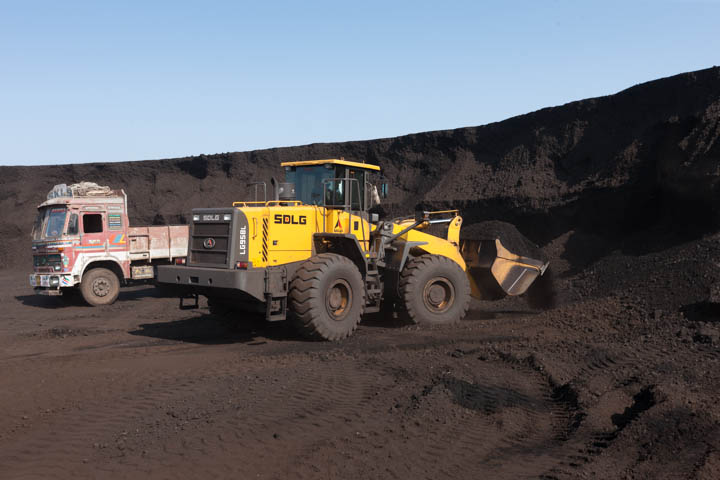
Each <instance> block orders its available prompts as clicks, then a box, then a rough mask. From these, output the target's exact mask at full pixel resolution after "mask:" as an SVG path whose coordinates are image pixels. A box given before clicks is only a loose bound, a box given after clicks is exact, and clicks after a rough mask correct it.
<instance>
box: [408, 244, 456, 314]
mask: <svg viewBox="0 0 720 480" xmlns="http://www.w3.org/2000/svg"><path fill="white" fill-rule="evenodd" d="M400 304H401V305H402V311H401V313H402V316H403V317H404V318H405V319H406V320H408V321H410V322H412V323H425V324H435V325H439V324H447V323H455V322H458V321H460V319H462V318H463V317H464V316H465V314H466V313H467V310H468V307H469V306H470V282H469V281H468V279H467V276H466V275H465V272H463V270H462V268H460V265H458V264H457V263H455V262H454V261H452V260H450V259H449V258H447V257H443V256H442V255H422V256H420V257H413V258H409V259H408V261H407V263H406V264H405V268H403V270H402V272H401V273H400Z"/></svg>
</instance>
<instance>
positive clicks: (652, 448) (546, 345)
mask: <svg viewBox="0 0 720 480" xmlns="http://www.w3.org/2000/svg"><path fill="white" fill-rule="evenodd" d="M568 240H569V236H565V237H563V238H558V239H556V240H555V241H554V242H552V243H551V244H548V245H547V246H546V251H547V253H548V254H549V255H550V257H551V261H552V259H553V258H555V259H556V260H557V261H556V268H557V269H558V271H557V274H558V275H557V277H556V285H555V288H556V289H557V290H558V291H559V294H558V297H559V302H558V306H557V307H556V308H554V309H552V310H547V311H537V310H533V309H531V308H529V307H528V306H527V304H526V303H525V302H524V301H522V300H521V299H508V300H503V301H500V302H497V303H490V302H487V303H485V302H482V303H481V302H475V303H473V304H472V306H471V311H470V312H469V314H468V316H467V318H466V319H464V320H463V321H462V322H460V323H459V324H457V325H452V326H444V327H434V328H430V327H418V326H408V325H403V324H400V323H398V321H397V320H394V319H391V318H382V317H377V316H368V317H367V318H365V319H364V320H363V322H362V323H361V325H360V328H359V329H358V330H357V332H356V334H355V335H354V336H353V337H351V338H349V339H347V340H345V341H342V342H339V343H327V342H308V341H304V340H302V339H300V338H298V337H297V335H296V334H295V333H294V332H293V331H292V330H291V329H289V328H288V327H287V326H286V325H284V324H283V323H278V324H274V325H263V324H253V323H247V322H246V323H240V324H239V325H235V326H234V327H233V326H228V325H227V323H226V321H224V320H222V319H219V318H216V317H214V316H212V315H210V314H209V313H208V311H207V309H206V308H200V309H199V310H196V311H184V310H179V309H177V300H176V299H173V298H165V297H163V296H162V295H161V294H160V293H159V292H158V291H157V290H156V289H154V288H153V287H149V286H148V287H145V286H140V287H133V288H130V289H126V290H124V291H123V293H121V295H120V298H119V300H118V302H117V303H116V304H114V305H112V306H108V307H102V308H91V307H87V306H84V305H82V304H81V303H79V302H76V303H73V302H66V301H64V300H63V299H58V298H50V297H40V296H36V295H34V294H33V292H32V290H31V289H30V287H26V286H25V285H24V284H23V283H24V281H25V272H23V271H5V272H3V273H2V274H1V275H0V282H1V285H2V289H0V292H1V293H0V299H1V300H2V306H3V322H2V324H1V325H0V328H1V329H2V330H0V342H1V343H0V352H1V354H0V369H1V371H2V387H3V388H2V390H0V409H2V411H3V415H2V417H0V477H2V478H138V476H147V477H150V478H428V479H437V478H479V477H483V478H508V479H510V478H513V479H514V478H545V479H552V478H557V479H564V478H700V479H716V478H718V477H719V476H720V406H718V404H717V398H718V396H719V395H720V356H719V355H718V346H719V345H720V329H719V328H718V323H717V322H718V319H720V317H719V316H718V312H720V310H719V309H718V308H717V307H716V306H713V305H712V304H708V303H707V302H704V300H703V298H704V297H703V295H704V294H705V293H704V292H702V291H699V290H697V286H698V285H701V284H702V283H703V282H709V281H714V279H716V278H717V276H718V272H717V271H716V270H720V268H719V267H717V266H715V265H713V264H711V263H710V262H708V259H709V258H712V257H715V256H716V255H720V237H718V236H713V235H710V236H706V237H703V238H702V239H699V240H696V241H692V242H688V243H686V244H680V245H677V246H674V247H672V248H669V249H666V250H664V251H662V252H656V253H650V254H645V255H639V256H638V255H629V254H624V253H622V252H621V251H615V252H612V253H610V254H608V255H606V256H605V257H604V258H603V259H602V260H600V261H598V262H596V263H594V264H593V265H592V267H590V268H586V269H584V270H582V271H581V272H579V273H572V272H571V271H570V270H569V269H568V265H567V264H566V263H563V261H562V258H561V256H558V255H557V252H559V251H561V250H562V249H564V248H565V247H566V246H567V244H568ZM659 272H660V273H659ZM678 298H683V299H684V301H685V302H687V303H684V304H682V305H681V304H677V303H676V300H677V299H678Z"/></svg>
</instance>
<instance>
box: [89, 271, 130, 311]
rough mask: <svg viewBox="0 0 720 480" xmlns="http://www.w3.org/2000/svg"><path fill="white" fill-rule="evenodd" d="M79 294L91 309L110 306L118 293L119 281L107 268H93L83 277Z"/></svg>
mask: <svg viewBox="0 0 720 480" xmlns="http://www.w3.org/2000/svg"><path fill="white" fill-rule="evenodd" d="M80 293H82V296H83V298H84V299H85V301H86V302H87V303H89V304H90V305H92V306H93V307H97V306H99V305H110V304H111V303H113V302H114V301H115V300H117V297H118V294H119V293H120V280H118V278H117V275H115V274H114V273H113V272H112V271H110V270H108V269H107V268H93V269H92V270H90V271H88V272H86V273H85V275H83V278H82V282H81V283H80Z"/></svg>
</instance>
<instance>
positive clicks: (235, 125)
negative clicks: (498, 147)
mask: <svg viewBox="0 0 720 480" xmlns="http://www.w3.org/2000/svg"><path fill="white" fill-rule="evenodd" d="M718 25H720V1H704V2H702V1H701V2H698V1H669V0H655V1H640V0H627V1H623V2H615V1H602V2H600V1H577V0H576V1H562V0H558V1H540V0H536V1H495V2H483V1H467V2H464V1H458V2H455V1H446V2H440V1H434V2H426V1H422V0H415V1H407V2H406V1H395V2H392V1H384V2H375V1H363V2H342V1H334V2H324V1H321V2H313V1H309V0H307V1H304V2H300V1H298V2H273V1H264V2H242V1H218V2H212V1H205V2H183V1H180V0H176V1H167V2H163V1H155V2H152V1H143V2H135V1H125V2H101V1H88V2H75V1H71V0H68V1H65V2H57V1H52V2H50V1H48V2H43V1H32V0H26V1H5V0H0V164H2V165H36V164H56V163H76V162H91V161H96V162H104V161H127V160H145V159H155V158H167V157H178V156H187V155H198V154H201V153H206V154H211V153H217V152H228V151H243V150H253V149H259V148H270V147H279V146H290V145H301V144H307V143H315V142H335V141H345V140H362V139H372V138H381V137H392V136H398V135H404V134H407V133H413V132H421V131H427V130H439V129H448V128H457V127H463V126H474V125H482V124H485V123H490V122H494V121H500V120H503V119H505V118H508V117H511V116H514V115H518V114H522V113H527V112H530V111H533V110H537V109H539V108H543V107H546V106H552V105H560V104H563V103H567V102H570V101H573V100H579V99H582V98H586V97H593V96H600V95H607V94H612V93H615V92H617V91H619V90H622V89H624V88H627V87H629V86H632V85H634V84H637V83H641V82H644V81H648V80H652V79H656V78H660V77H664V76H669V75H673V74H676V73H681V72H685V71H690V70H697V69H701V68H707V67H710V66H713V65H718V64H720V33H718V32H719V31H720V27H719V26H718Z"/></svg>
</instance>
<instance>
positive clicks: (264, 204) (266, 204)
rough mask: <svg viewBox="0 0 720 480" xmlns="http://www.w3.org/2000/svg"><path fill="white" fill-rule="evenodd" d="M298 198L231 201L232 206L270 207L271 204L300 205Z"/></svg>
mask: <svg viewBox="0 0 720 480" xmlns="http://www.w3.org/2000/svg"><path fill="white" fill-rule="evenodd" d="M302 204H303V203H302V202H301V201H300V200H268V201H267V202H233V203H232V206H233V207H270V206H272V205H302Z"/></svg>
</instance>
